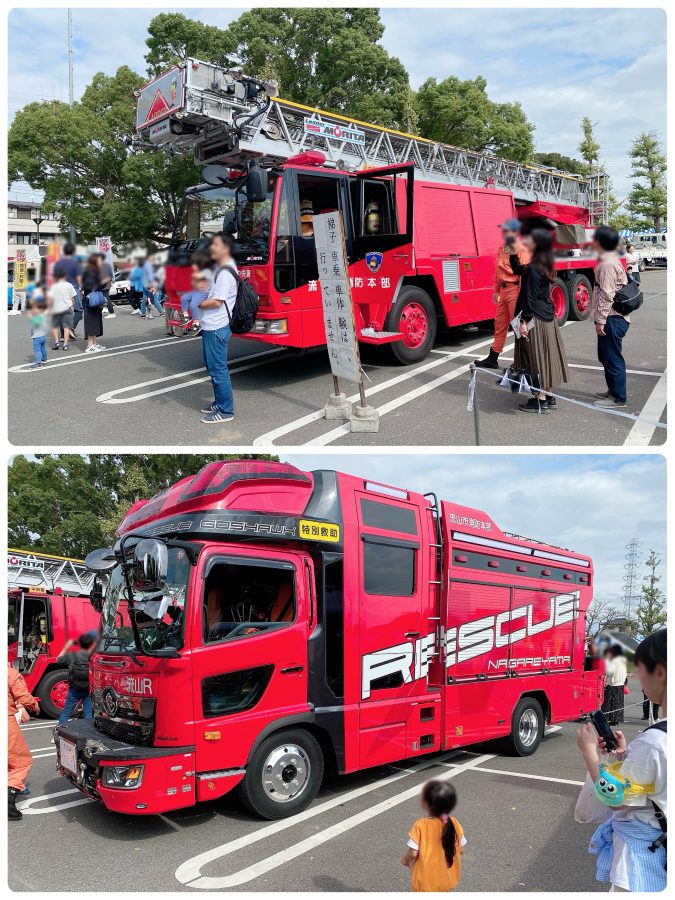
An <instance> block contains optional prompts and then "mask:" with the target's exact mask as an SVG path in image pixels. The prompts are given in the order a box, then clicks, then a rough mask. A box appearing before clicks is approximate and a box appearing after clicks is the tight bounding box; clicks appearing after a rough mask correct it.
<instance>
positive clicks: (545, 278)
mask: <svg viewBox="0 0 675 900" xmlns="http://www.w3.org/2000/svg"><path fill="white" fill-rule="evenodd" d="M523 241H524V242H526V243H527V244H529V245H530V246H531V248H532V261H531V262H530V264H529V265H527V266H523V265H522V264H521V263H520V260H519V259H518V255H517V254H515V253H514V254H511V255H510V262H511V268H512V270H513V272H514V274H516V275H520V276H521V279H520V292H519V294H518V301H517V303H516V315H518V313H520V339H519V340H517V341H516V348H515V360H514V365H515V368H516V369H524V370H525V371H526V372H529V373H530V374H531V375H533V376H536V377H538V379H539V388H540V390H539V393H538V395H537V396H536V397H531V398H530V399H529V400H528V401H527V403H523V404H521V405H520V406H519V409H522V410H523V412H533V413H539V414H540V415H548V413H549V412H550V411H551V410H553V409H555V408H556V402H555V397H551V396H549V394H550V393H551V391H553V390H555V388H557V387H559V386H560V385H561V384H567V381H568V375H567V360H566V358H565V348H564V347H563V342H562V338H561V337H560V329H559V328H558V323H557V322H556V318H555V310H554V308H553V300H552V299H551V283H552V281H553V279H554V277H555V271H554V264H555V256H554V254H553V238H552V236H551V233H550V232H549V231H546V230H545V229H544V228H535V229H534V230H533V231H532V233H531V234H530V235H526V236H524V237H523Z"/></svg>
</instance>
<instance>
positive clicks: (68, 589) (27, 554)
mask: <svg viewBox="0 0 675 900" xmlns="http://www.w3.org/2000/svg"><path fill="white" fill-rule="evenodd" d="M7 573H8V581H9V590H8V594H7V607H8V609H7V615H8V622H7V658H8V662H9V664H10V665H12V666H14V667H15V668H17V669H18V670H19V671H20V672H21V674H22V675H23V677H24V679H25V681H26V685H27V686H28V690H29V691H30V692H31V693H32V694H34V695H35V696H36V697H38V698H39V700H40V709H41V710H42V712H43V713H44V714H45V715H47V716H51V717H52V718H55V719H56V718H58V717H59V715H60V713H61V710H62V709H63V705H64V703H65V700H66V694H67V693H68V679H67V671H66V669H64V668H63V667H62V666H59V665H58V664H57V662H56V657H57V654H58V653H59V652H60V650H61V648H62V647H63V645H64V644H65V643H66V641H67V640H68V639H69V638H73V639H77V637H78V636H79V635H80V634H82V633H83V632H85V631H89V630H91V629H98V624H99V614H98V613H97V612H96V611H95V610H94V609H92V606H91V603H90V602H89V593H90V591H91V587H92V584H93V580H94V576H93V575H92V573H91V572H90V571H89V570H88V569H87V568H86V567H85V565H84V563H83V561H82V560H79V559H67V558H66V557H63V556H50V555H46V554H43V553H33V552H31V551H26V550H9V551H8V553H7Z"/></svg>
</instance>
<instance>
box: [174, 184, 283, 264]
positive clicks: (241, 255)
mask: <svg viewBox="0 0 675 900" xmlns="http://www.w3.org/2000/svg"><path fill="white" fill-rule="evenodd" d="M277 177H278V176H276V175H272V174H270V175H269V178H268V182H267V197H266V199H265V200H263V201H262V202H261V203H251V202H250V201H249V200H248V199H247V198H246V189H245V187H240V188H239V189H238V190H236V191H235V190H233V188H229V187H214V188H204V189H203V190H202V189H201V188H199V189H192V190H190V191H188V192H187V193H186V195H185V199H184V200H183V205H182V206H181V209H180V212H179V214H178V222H177V223H176V229H175V231H174V234H173V239H172V242H171V249H172V251H173V253H174V254H185V253H186V252H188V253H189V252H192V251H193V250H196V249H197V246H198V245H199V246H204V241H205V240H207V241H208V239H209V238H212V237H213V235H214V234H216V233H217V232H218V231H222V228H223V218H224V217H225V216H226V215H227V214H228V213H234V211H235V208H236V207H237V206H238V209H239V230H238V231H237V233H236V235H233V237H234V240H235V244H234V257H235V259H236V261H237V262H238V263H246V262H248V263H260V262H267V260H268V258H269V247H270V230H271V224H272V204H273V201H274V188H275V185H276V181H277Z"/></svg>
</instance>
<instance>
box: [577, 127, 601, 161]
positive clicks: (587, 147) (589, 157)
mask: <svg viewBox="0 0 675 900" xmlns="http://www.w3.org/2000/svg"><path fill="white" fill-rule="evenodd" d="M593 128H594V125H593V123H592V122H591V120H590V119H589V118H588V116H584V117H583V119H582V120H581V130H582V132H583V135H584V136H583V139H582V141H581V143H580V144H579V148H578V149H579V153H581V155H582V157H583V159H584V161H585V163H586V172H585V174H587V175H595V173H596V172H600V171H601V169H602V167H601V165H600V144H599V143H598V141H597V140H596V139H595V133H594V131H593Z"/></svg>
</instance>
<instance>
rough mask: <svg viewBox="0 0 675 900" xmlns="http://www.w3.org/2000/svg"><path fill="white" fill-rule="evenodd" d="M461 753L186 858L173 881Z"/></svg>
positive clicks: (187, 878) (389, 777)
mask: <svg viewBox="0 0 675 900" xmlns="http://www.w3.org/2000/svg"><path fill="white" fill-rule="evenodd" d="M460 753H461V751H459V750H454V751H452V752H451V753H444V754H443V755H442V756H440V757H439V758H438V759H436V760H424V761H423V762H420V763H416V764H415V765H413V766H410V768H409V769H404V770H402V771H399V772H397V773H396V774H395V775H387V777H386V778H380V779H378V781H373V782H370V784H365V785H363V786H362V787H359V788H354V790H352V791H347V793H345V794H337V795H336V796H335V797H332V798H331V799H330V800H324V801H323V802H322V803H317V804H316V806H310V807H309V809H306V810H305V811H304V812H301V813H298V814H297V815H295V816H290V817H289V818H288V819H280V820H279V821H277V822H272V823H271V824H270V825H265V826H264V827H263V828H260V829H258V831H254V832H253V834H247V835H244V836H243V837H240V838H237V839H236V840H233V841H229V842H228V843H227V844H222V845H221V846H220V847H214V848H213V850H207V851H206V852H204V853H200V854H199V855H198V856H194V857H192V859H188V860H187V861H186V862H184V863H183V864H182V865H181V866H179V867H178V868H177V869H176V878H177V879H178V881H180V882H181V883H183V884H187V883H188V882H189V881H193V880H194V879H195V878H198V877H199V874H200V871H201V868H202V866H205V865H207V863H209V862H211V861H212V860H214V859H220V857H221V856H227V855H228V854H229V853H234V852H235V851H237V850H241V849H242V847H248V846H249V845H250V844H254V843H256V842H257V841H262V840H264V839H265V838H266V837H269V836H270V835H273V834H277V832H279V831H285V830H286V829H287V828H292V827H293V826H294V825H297V824H298V822H304V821H305V820H306V819H311V818H313V817H314V816H318V815H321V813H324V812H327V811H328V810H329V809H333V808H334V807H335V806H341V805H342V804H343V803H349V801H350V800H356V799H357V798H358V797H362V796H363V795H364V794H369V793H370V792H371V791H375V790H377V789H378V788H381V787H386V786H387V785H390V784H393V783H394V782H396V781H400V780H401V779H402V778H407V776H408V775H411V774H415V773H416V772H421V771H422V770H423V769H427V768H429V766H434V765H439V764H441V763H442V762H443V760H446V759H455V758H456V757H457V756H460Z"/></svg>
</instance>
